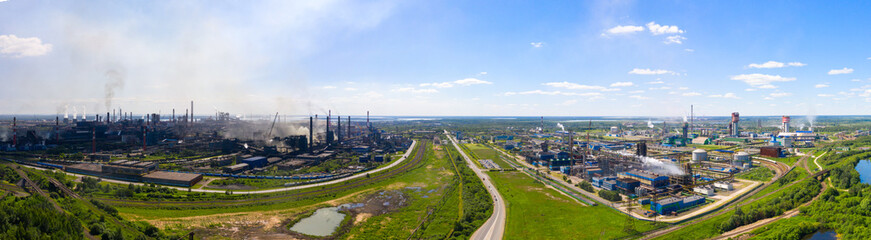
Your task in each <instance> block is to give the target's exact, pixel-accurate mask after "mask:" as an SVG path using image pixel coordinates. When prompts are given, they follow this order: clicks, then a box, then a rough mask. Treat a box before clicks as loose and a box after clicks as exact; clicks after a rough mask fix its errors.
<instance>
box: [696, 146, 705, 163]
mask: <svg viewBox="0 0 871 240" xmlns="http://www.w3.org/2000/svg"><path fill="white" fill-rule="evenodd" d="M706 160H708V152H706V151H705V150H703V149H696V150H693V160H692V163H700V162H702V161H706Z"/></svg>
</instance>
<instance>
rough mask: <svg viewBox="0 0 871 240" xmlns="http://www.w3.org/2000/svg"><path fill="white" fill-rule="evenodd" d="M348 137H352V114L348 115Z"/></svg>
mask: <svg viewBox="0 0 871 240" xmlns="http://www.w3.org/2000/svg"><path fill="white" fill-rule="evenodd" d="M348 138H351V116H348Z"/></svg>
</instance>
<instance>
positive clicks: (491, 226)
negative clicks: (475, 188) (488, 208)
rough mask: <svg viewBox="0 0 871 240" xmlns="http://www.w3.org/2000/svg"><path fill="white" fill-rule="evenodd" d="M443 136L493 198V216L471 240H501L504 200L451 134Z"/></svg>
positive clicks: (503, 226)
mask: <svg viewBox="0 0 871 240" xmlns="http://www.w3.org/2000/svg"><path fill="white" fill-rule="evenodd" d="M445 135H446V136H447V137H448V139H450V140H451V143H453V144H454V148H456V149H457V151H458V152H460V155H462V156H463V159H466V163H467V164H468V165H469V168H471V169H472V171H473V172H475V175H478V177H480V178H481V180H482V182H484V188H486V189H487V192H488V193H490V196H491V197H493V214H492V215H490V219H487V221H486V222H484V225H481V227H480V228H478V230H476V231H475V233H473V234H472V240H491V239H502V235H503V234H504V233H505V200H503V199H502V195H500V194H499V191H496V187H494V186H493V183H492V182H491V181H490V178H489V177H488V176H487V174H485V173H484V172H482V171H481V169H480V168H478V166H477V165H475V163H474V162H472V159H471V158H469V156H467V155H466V152H464V151H463V149H461V148H460V145H459V144H458V143H457V140H456V139H454V138H453V137H451V134H450V133H448V131H447V130H445Z"/></svg>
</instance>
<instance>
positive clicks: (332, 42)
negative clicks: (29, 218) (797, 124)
mask: <svg viewBox="0 0 871 240" xmlns="http://www.w3.org/2000/svg"><path fill="white" fill-rule="evenodd" d="M868 10H871V2H868V1H839V2H837V3H836V4H834V3H832V2H830V1H813V2H812V1H452V0H447V1H425V0H419V1H415V0H410V1H392V0H374V1H345V0H324V1H100V0H97V1H41V0H0V84H2V86H3V87H2V88H0V102H2V103H3V104H0V114H13V115H14V114H64V113H69V114H72V113H74V112H78V113H79V114H81V113H83V112H87V113H88V114H89V115H93V114H96V113H98V112H99V113H105V112H106V111H112V109H118V108H122V109H123V111H125V112H131V111H132V112H134V113H137V114H140V113H146V112H159V113H162V114H168V113H170V112H171V111H172V109H173V108H174V109H176V112H177V114H181V113H183V112H184V111H185V110H186V109H187V108H189V106H190V101H194V102H195V106H194V110H195V111H196V112H195V113H197V114H198V115H200V114H203V115H208V114H213V113H214V112H215V111H225V112H230V113H231V114H234V115H250V114H271V113H272V114H274V112H280V113H281V114H288V115H309V114H324V113H326V112H327V111H328V110H332V113H333V114H340V115H349V114H350V115H365V113H366V111H371V112H372V114H373V115H394V116H395V115H405V116H685V115H688V114H689V112H690V105H693V106H694V109H695V115H697V116H725V115H728V114H729V113H731V112H740V113H741V115H745V116H753V115H766V116H772V115H869V114H871V104H869V102H871V47H868V43H869V42H871V31H868V30H867V23H869V22H871V14H868Z"/></svg>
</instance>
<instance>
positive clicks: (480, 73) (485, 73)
mask: <svg viewBox="0 0 871 240" xmlns="http://www.w3.org/2000/svg"><path fill="white" fill-rule="evenodd" d="M484 75H487V72H479V73H478V76H484Z"/></svg>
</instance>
